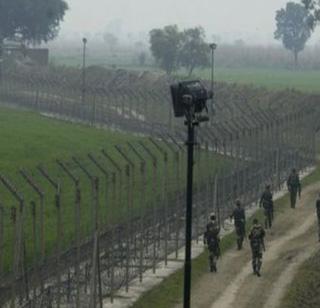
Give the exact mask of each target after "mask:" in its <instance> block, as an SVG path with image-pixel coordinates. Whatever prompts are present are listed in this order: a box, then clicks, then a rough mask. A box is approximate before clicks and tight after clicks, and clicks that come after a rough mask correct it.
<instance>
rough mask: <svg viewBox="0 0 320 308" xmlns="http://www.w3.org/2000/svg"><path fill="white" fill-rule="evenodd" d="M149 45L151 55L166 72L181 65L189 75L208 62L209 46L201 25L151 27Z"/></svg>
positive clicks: (168, 72) (172, 70)
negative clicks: (180, 27) (184, 27)
mask: <svg viewBox="0 0 320 308" xmlns="http://www.w3.org/2000/svg"><path fill="white" fill-rule="evenodd" d="M150 46H151V47H150V48H151V52H152V55H153V57H154V58H155V60H156V61H157V63H158V65H159V66H160V67H161V68H162V69H164V70H165V71H166V72H167V74H171V73H173V72H175V71H177V70H178V69H179V68H181V67H183V68H185V69H186V70H187V71H188V75H189V76H190V75H191V74H192V72H193V71H194V69H195V68H196V67H205V66H207V65H208V64H209V62H210V47H209V44H208V43H206V42H205V31H204V29H203V28H202V27H195V28H189V29H185V30H183V31H180V30H179V28H178V26H177V25H168V26H165V27H164V28H162V29H153V30H151V31H150Z"/></svg>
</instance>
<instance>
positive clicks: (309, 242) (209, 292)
mask: <svg viewBox="0 0 320 308" xmlns="http://www.w3.org/2000/svg"><path fill="white" fill-rule="evenodd" d="M319 187H320V183H316V184H314V185H311V186H309V187H306V188H305V189H304V191H303V194H302V196H301V200H299V201H298V202H297V208H296V209H291V208H290V204H289V197H287V202H286V205H285V206H282V207H281V208H276V213H275V222H274V226H273V228H272V230H271V231H267V236H266V239H265V243H266V252H265V253H264V256H263V264H262V270H261V274H262V277H261V278H258V277H257V276H255V275H253V273H252V266H251V251H250V247H249V242H248V241H245V242H244V249H243V250H242V251H238V250H236V247H234V248H232V249H231V250H229V251H228V252H227V253H225V254H224V255H223V256H222V260H220V261H219V264H218V270H219V272H218V273H216V274H213V273H209V272H208V273H207V274H205V275H204V276H203V277H202V278H201V279H200V281H199V282H198V283H197V285H196V286H194V287H193V292H192V307H201V308H202V307H203V308H208V307H211V308H233V307H237V308H252V307H264V308H276V307H280V303H281V299H282V296H283V295H284V294H285V291H286V288H287V286H288V285H289V284H290V282H291V281H292V279H293V278H294V275H295V273H296V271H297V269H298V268H299V265H301V264H302V263H303V262H304V261H305V260H306V259H308V258H309V257H311V256H312V255H313V254H314V253H315V252H316V251H317V250H318V249H320V244H319V242H318V237H317V234H318V233H317V228H316V227H317V226H316V215H315V200H316V196H317V193H318V191H319ZM178 307H181V305H178Z"/></svg>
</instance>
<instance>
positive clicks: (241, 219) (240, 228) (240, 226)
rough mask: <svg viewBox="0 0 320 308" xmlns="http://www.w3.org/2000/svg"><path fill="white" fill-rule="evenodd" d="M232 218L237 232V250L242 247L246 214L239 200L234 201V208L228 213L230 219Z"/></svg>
mask: <svg viewBox="0 0 320 308" xmlns="http://www.w3.org/2000/svg"><path fill="white" fill-rule="evenodd" d="M232 218H233V219H234V227H235V229H236V234H237V247H238V250H241V249H242V244H243V240H244V238H245V236H246V214H245V211H244V209H243V208H242V207H241V202H240V200H237V201H236V208H235V209H234V210H233V212H232V214H231V215H230V219H232Z"/></svg>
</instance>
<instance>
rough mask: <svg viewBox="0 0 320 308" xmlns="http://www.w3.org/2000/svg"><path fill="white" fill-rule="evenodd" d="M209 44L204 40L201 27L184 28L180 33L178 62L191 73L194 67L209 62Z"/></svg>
mask: <svg viewBox="0 0 320 308" xmlns="http://www.w3.org/2000/svg"><path fill="white" fill-rule="evenodd" d="M209 51H210V48H209V45H208V44H207V43H206V42H205V32H204V30H203V28H202V27H196V28H191V29H186V30H185V31H184V32H183V35H182V46H181V50H180V53H179V55H180V60H179V61H180V63H181V65H182V66H183V67H185V68H186V69H187V70H188V73H189V76H191V75H192V72H193V70H194V69H195V68H196V67H203V66H206V65H208V64H209Z"/></svg>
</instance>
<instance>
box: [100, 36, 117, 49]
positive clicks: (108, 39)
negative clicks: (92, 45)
mask: <svg viewBox="0 0 320 308" xmlns="http://www.w3.org/2000/svg"><path fill="white" fill-rule="evenodd" d="M103 40H104V42H105V43H106V44H107V45H108V47H109V49H110V50H111V51H114V50H115V49H116V47H117V45H118V38H117V37H116V36H115V35H114V34H112V33H110V32H106V33H104V34H103Z"/></svg>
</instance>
